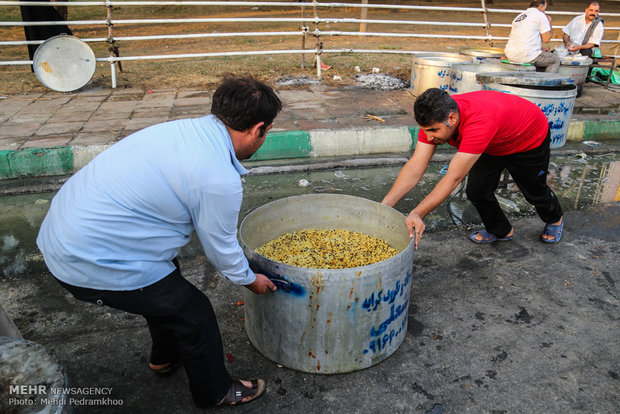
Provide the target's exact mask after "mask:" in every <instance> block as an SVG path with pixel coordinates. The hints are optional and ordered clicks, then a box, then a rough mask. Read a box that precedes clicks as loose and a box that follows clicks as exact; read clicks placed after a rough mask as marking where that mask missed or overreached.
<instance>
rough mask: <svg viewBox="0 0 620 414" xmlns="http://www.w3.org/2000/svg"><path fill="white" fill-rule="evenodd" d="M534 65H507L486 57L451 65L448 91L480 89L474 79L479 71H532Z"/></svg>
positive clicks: (478, 83)
mask: <svg viewBox="0 0 620 414" xmlns="http://www.w3.org/2000/svg"><path fill="white" fill-rule="evenodd" d="M534 70H535V67H534V66H521V67H517V66H514V67H509V65H506V64H504V63H501V62H499V61H497V60H493V59H487V60H483V61H481V62H480V63H463V64H455V65H452V71H451V74H450V84H449V86H448V93H450V94H458V93H467V92H474V91H481V90H482V84H481V83H480V82H478V81H477V80H476V75H477V74H479V73H492V72H510V71H534Z"/></svg>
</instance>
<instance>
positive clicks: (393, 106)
mask: <svg viewBox="0 0 620 414" xmlns="http://www.w3.org/2000/svg"><path fill="white" fill-rule="evenodd" d="M379 75H381V76H383V75H382V74H377V76H379ZM380 79H381V78H380ZM392 79H395V78H392ZM372 85H373V84H372V83H371V84H370V86H372ZM373 87H374V86H373ZM277 92H278V94H279V95H280V97H281V98H282V101H283V103H284V107H283V110H282V112H281V113H280V114H279V116H278V117H277V118H276V120H275V122H274V128H273V129H272V131H271V132H270V133H269V134H268V136H267V140H266V142H265V145H263V147H262V148H261V149H260V150H259V151H258V152H257V153H256V154H255V156H254V157H253V158H252V159H253V160H273V159H282V158H314V157H334V156H358V155H368V154H380V153H395V152H407V151H409V150H410V149H411V148H412V146H413V145H414V144H415V141H416V139H417V129H418V126H417V124H416V123H415V120H414V117H413V102H414V100H415V96H413V95H412V94H411V92H410V90H409V89H398V90H382V89H381V88H380V87H374V89H373V88H369V87H362V86H360V85H356V84H347V85H339V86H328V85H325V84H322V83H314V84H307V85H300V86H296V87H294V88H291V87H280V88H277ZM212 93H213V91H204V90H171V89H161V90H151V91H144V90H139V89H117V90H113V89H106V88H90V89H89V88H87V87H85V89H84V90H80V91H78V92H74V93H70V94H64V93H58V92H52V91H50V92H46V93H37V94H30V95H23V96H0V180H2V179H11V178H23V177H33V176H41V175H46V176H51V175H63V174H71V173H73V172H75V171H77V170H78V169H79V168H81V167H82V166H83V165H85V164H86V163H87V162H88V161H90V160H91V159H92V158H93V157H94V156H95V155H97V154H98V153H99V152H101V151H102V150H104V149H105V148H106V147H107V146H109V145H112V144H113V143H115V142H117V141H118V140H120V139H122V138H124V137H126V136H127V135H129V134H130V133H132V132H135V131H137V130H139V129H142V128H145V127H147V126H150V125H153V124H157V123H160V122H165V121H169V120H174V119H178V118H187V117H198V116H203V115H205V114H207V113H208V112H209V109H210V107H211V102H210V97H211V95H212ZM619 96H620V92H619V91H618V90H617V89H607V88H605V87H603V86H601V85H598V84H596V83H591V82H589V83H586V84H585V87H584V90H583V94H582V96H581V97H579V98H577V99H576V101H575V105H574V110H573V116H572V119H571V121H570V124H569V127H568V132H567V139H568V140H573V141H583V140H602V139H609V138H618V137H620V99H619V98H618V97H619ZM369 115H370V117H369Z"/></svg>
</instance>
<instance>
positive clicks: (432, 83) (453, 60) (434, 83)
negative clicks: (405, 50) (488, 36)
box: [411, 53, 474, 96]
mask: <svg viewBox="0 0 620 414" xmlns="http://www.w3.org/2000/svg"><path fill="white" fill-rule="evenodd" d="M473 61H474V58H473V57H469V56H465V55H459V54H457V53H444V54H434V55H430V56H428V55H422V54H421V55H416V56H415V57H414V59H413V69H412V70H411V90H412V92H413V94H414V95H416V96H419V95H421V94H422V93H423V92H424V91H425V90H427V89H429V88H439V89H442V90H445V91H447V90H448V86H449V85H450V74H451V66H452V65H453V64H459V63H472V62H473Z"/></svg>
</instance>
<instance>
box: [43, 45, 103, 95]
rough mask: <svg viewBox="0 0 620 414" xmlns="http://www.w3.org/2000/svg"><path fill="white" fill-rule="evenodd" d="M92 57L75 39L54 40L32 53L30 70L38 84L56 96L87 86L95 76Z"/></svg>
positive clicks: (88, 48) (88, 47) (89, 51)
mask: <svg viewBox="0 0 620 414" xmlns="http://www.w3.org/2000/svg"><path fill="white" fill-rule="evenodd" d="M95 67H96V62H95V54H94V53H93V51H92V49H91V48H90V46H88V45H87V44H86V43H84V42H83V41H81V40H80V39H78V38H77V37H74V36H68V35H60V36H54V37H50V38H49V39H47V40H46V41H45V42H43V43H42V44H41V45H40V46H39V47H38V48H37V50H36V52H35V53H34V58H33V69H34V73H35V74H36V75H37V78H39V80H40V81H41V83H42V84H43V85H45V86H47V87H48V88H50V89H53V90H55V91H59V92H71V91H74V90H76V89H79V88H81V87H82V86H84V85H86V84H87V83H88V81H89V80H90V79H91V78H92V77H93V74H94V73H95Z"/></svg>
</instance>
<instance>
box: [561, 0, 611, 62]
mask: <svg viewBox="0 0 620 414" xmlns="http://www.w3.org/2000/svg"><path fill="white" fill-rule="evenodd" d="M599 10H600V5H599V4H598V2H596V1H591V2H590V3H589V4H588V7H587V8H586V12H585V13H584V14H581V15H579V16H577V17H575V18H574V19H573V20H571V21H570V23H569V24H567V25H566V26H564V29H562V31H563V32H564V37H563V40H564V45H565V46H566V49H567V50H568V51H569V52H579V53H581V54H582V55H584V56H588V57H592V48H593V47H598V46H599V45H600V44H601V39H603V31H604V28H603V19H601V18H600V17H599V15H598V13H599Z"/></svg>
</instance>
